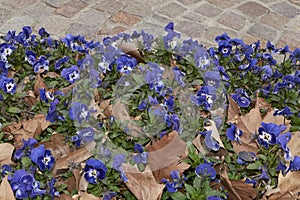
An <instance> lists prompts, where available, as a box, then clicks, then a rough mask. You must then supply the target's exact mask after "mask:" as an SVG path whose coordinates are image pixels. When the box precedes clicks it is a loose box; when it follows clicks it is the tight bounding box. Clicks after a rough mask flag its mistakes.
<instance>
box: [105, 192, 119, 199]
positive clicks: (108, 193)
mask: <svg viewBox="0 0 300 200" xmlns="http://www.w3.org/2000/svg"><path fill="white" fill-rule="evenodd" d="M115 196H117V193H116V192H110V191H109V192H105V193H104V195H103V198H102V200H111V199H112V198H113V197H115Z"/></svg>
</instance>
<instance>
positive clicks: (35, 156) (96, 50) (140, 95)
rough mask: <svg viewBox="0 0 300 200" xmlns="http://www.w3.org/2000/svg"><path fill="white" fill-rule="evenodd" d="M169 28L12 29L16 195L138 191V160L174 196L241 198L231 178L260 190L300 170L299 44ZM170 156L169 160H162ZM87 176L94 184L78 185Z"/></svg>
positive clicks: (2, 83) (3, 80)
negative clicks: (91, 36) (86, 33)
mask: <svg viewBox="0 0 300 200" xmlns="http://www.w3.org/2000/svg"><path fill="white" fill-rule="evenodd" d="M164 31H165V35H164V36H162V37H160V38H155V37H154V36H152V35H151V34H149V33H146V32H144V31H141V32H136V31H134V32H133V33H132V34H128V33H119V34H117V35H115V36H111V37H106V38H104V39H103V41H102V42H94V41H87V40H86V39H85V38H84V37H83V36H80V35H77V36H75V35H72V34H67V35H66V37H65V38H62V39H60V40H55V39H53V38H52V37H50V34H49V33H47V32H46V30H45V29H43V28H42V29H40V30H39V31H38V35H35V34H33V33H32V30H31V27H29V26H25V27H23V29H22V31H21V32H20V33H16V32H15V31H9V32H8V33H7V34H6V35H5V36H2V37H1V43H0V106H1V107H2V110H1V111H2V113H3V115H1V117H0V125H1V126H0V128H1V133H0V138H1V142H10V143H12V144H14V145H15V146H16V150H15V151H14V153H13V156H12V158H13V161H14V162H15V164H16V165H15V166H13V165H5V164H3V165H2V166H1V177H5V176H8V181H9V183H10V186H11V189H12V191H13V192H14V194H15V196H16V198H18V199H27V198H31V199H33V198H44V197H45V198H49V197H50V198H52V199H54V197H55V196H59V195H60V194H62V193H65V194H72V195H81V193H86V192H87V193H88V195H96V196H99V195H102V197H103V199H106V200H108V199H112V198H114V197H116V198H118V199H133V198H134V197H133V195H134V192H133V193H131V192H130V190H131V191H132V190H133V188H130V187H132V186H131V185H132V182H135V181H136V182H138V181H139V180H134V181H131V180H130V179H131V178H134V176H131V175H129V174H128V173H130V172H127V171H126V170H125V169H127V168H128V166H129V165H128V164H131V165H135V166H137V168H138V169H139V170H140V173H147V177H148V174H149V176H150V175H151V176H152V175H153V177H151V178H149V180H148V179H147V181H150V180H154V179H156V180H155V181H154V182H153V183H151V184H152V185H156V184H158V183H160V184H161V183H162V185H163V186H165V189H164V190H163V191H162V193H163V194H160V195H159V196H162V198H163V199H169V198H172V199H209V200H213V199H217V200H218V199H231V198H233V197H232V196H231V195H232V194H231V192H228V191H233V188H232V187H231V186H230V184H224V183H229V182H230V181H231V180H234V181H238V182H239V184H240V185H242V186H241V187H243V186H245V187H246V186H247V184H248V183H250V184H253V186H254V187H256V188H257V191H258V193H259V194H257V196H256V198H260V197H262V196H263V194H264V193H265V191H266V188H269V187H276V186H277V184H278V176H279V173H282V174H283V175H284V176H285V175H286V174H288V173H290V172H292V171H299V170H300V156H299V155H294V152H293V147H290V146H289V142H291V141H292V140H296V139H297V138H296V137H295V135H294V133H293V132H294V131H297V130H299V127H300V121H299V117H300V113H299V100H298V99H299V91H300V90H299V88H300V71H299V62H300V56H299V55H300V50H299V48H296V49H295V50H293V51H291V50H290V49H289V48H288V46H286V47H284V48H276V47H275V45H273V44H272V43H271V42H268V43H267V44H266V47H265V48H264V47H262V46H261V44H260V42H259V41H257V42H254V43H252V44H245V43H244V41H242V40H241V39H238V38H235V39H231V38H230V37H229V36H228V35H227V34H226V33H224V34H222V35H219V36H217V37H216V39H215V40H216V42H217V44H218V46H217V47H214V48H213V47H212V48H209V49H206V48H205V47H204V46H203V45H201V44H200V43H199V42H198V41H196V40H193V39H187V40H184V41H182V42H180V40H179V39H180V37H181V35H180V33H179V32H177V31H175V29H174V24H173V23H172V22H171V23H169V24H167V25H166V26H165V28H164ZM132 43H135V44H136V45H137V46H136V47H135V46H134V47H132V45H131V44H132ZM128 44H129V45H128ZM126 45H128V46H126ZM130 48H133V49H130ZM124 49H125V50H124ZM279 56H282V57H283V61H282V62H280V61H279V60H276V59H275V58H277V57H279ZM228 104H229V105H228ZM253 113H255V115H254V117H252V114H253ZM36 116H42V117H41V118H37V119H38V120H35V117H36ZM266 116H267V118H268V119H265V117H266ZM272 117H273V118H272ZM254 118H255V119H254ZM225 119H226V123H225ZM260 119H261V121H259V120H260ZM275 119H276V120H275ZM277 119H280V120H277ZM28 120H31V121H28ZM256 120H257V121H256ZM278 121H280V122H278ZM250 126H251V127H250ZM252 126H255V127H252ZM173 133H175V134H173ZM172 134H173V135H172ZM58 135H59V136H61V137H58ZM174 135H176V136H174ZM11 136H13V139H12V138H11ZM56 136H57V138H59V139H57V138H56ZM30 137H34V138H30ZM173 137H174V138H175V139H174V138H173ZM23 138H26V140H25V139H23ZM62 138H63V139H62ZM20 142H23V145H22V146H21V147H19V146H18V144H20ZM294 142H295V141H294ZM183 144H185V145H183ZM169 145H170V146H172V150H170V149H169ZM49 146H50V147H52V148H49V149H48V147H49ZM53 146H55V147H54V148H53ZM244 147H245V148H244ZM177 148H178V149H177ZM241 148H242V149H243V148H244V149H243V150H241ZM187 149H188V151H187ZM173 150H174V152H172V151H173ZM151 151H157V152H159V153H160V154H159V155H157V156H159V158H155V157H153V156H155V155H156V153H157V152H154V153H153V154H151ZM235 151H238V152H235ZM82 152H84V153H82ZM77 153H78V154H77ZM83 154H84V156H83ZM175 154H176V155H175ZM78 155H79V156H78ZM169 158H170V159H174V160H172V161H170V163H171V165H170V166H162V165H161V164H162V163H157V162H163V161H164V159H165V160H168V159H169ZM157 160H158V161H157ZM168 161H169V160H168ZM56 163H59V164H58V165H57V166H56V165H55V164H56ZM124 163H126V166H127V167H126V168H125V167H124ZM62 165H64V166H63V167H62ZM59 167H61V168H59ZM152 167H153V169H155V170H154V171H153V173H152V174H151V173H149V172H148V171H147V172H144V170H145V169H148V168H152ZM57 168H58V169H57ZM53 169H55V170H53ZM66 169H69V170H66ZM52 170H53V171H52ZM53 173H55V174H53ZM183 174H184V175H183ZM79 175H82V177H83V178H82V179H80V181H85V182H86V183H88V184H89V185H87V184H80V185H86V188H78V187H77V186H74V187H73V189H72V187H67V185H66V183H68V182H72V180H74V179H76V181H77V178H78V177H79ZM144 175H145V174H143V175H142V176H140V178H141V179H143V178H144V177H145V176H144ZM53 177H56V178H55V179H54V178H53ZM244 178H246V181H245V182H244V181H243V180H244ZM70 180H71V181H70ZM141 182H143V180H141ZM215 183H217V184H215ZM212 185H214V187H213V188H212V187H211V186H212ZM215 185H216V186H215ZM75 187H76V188H75ZM160 187H161V186H160ZM74 188H75V189H74ZM79 190H80V191H79ZM76 192H78V194H75V193H76ZM144 192H145V191H142V192H141V193H144ZM235 195H236V194H235ZM70 198H71V196H70ZM140 198H142V197H140ZM234 198H237V197H234ZM239 198H240V199H243V197H242V196H241V197H239Z"/></svg>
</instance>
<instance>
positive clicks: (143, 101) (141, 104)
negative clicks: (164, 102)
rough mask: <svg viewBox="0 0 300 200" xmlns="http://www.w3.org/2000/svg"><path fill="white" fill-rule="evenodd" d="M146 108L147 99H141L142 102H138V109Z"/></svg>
mask: <svg viewBox="0 0 300 200" xmlns="http://www.w3.org/2000/svg"><path fill="white" fill-rule="evenodd" d="M146 108H147V101H146V100H142V102H141V103H139V104H138V109H139V110H145V109H146Z"/></svg>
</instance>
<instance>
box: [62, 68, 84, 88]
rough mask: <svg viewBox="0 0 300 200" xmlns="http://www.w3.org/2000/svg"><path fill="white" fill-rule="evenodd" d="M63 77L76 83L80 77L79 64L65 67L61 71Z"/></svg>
mask: <svg viewBox="0 0 300 200" xmlns="http://www.w3.org/2000/svg"><path fill="white" fill-rule="evenodd" d="M61 75H62V77H64V79H66V80H67V81H69V82H70V83H72V84H73V83H75V81H76V80H78V79H80V74H79V69H78V66H76V65H72V66H71V67H68V68H64V69H63V70H62V71H61Z"/></svg>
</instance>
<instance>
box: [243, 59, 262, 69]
mask: <svg viewBox="0 0 300 200" xmlns="http://www.w3.org/2000/svg"><path fill="white" fill-rule="evenodd" d="M257 62H258V60H257V59H256V58H247V59H246V61H245V62H244V63H243V64H242V65H240V66H239V69H242V70H245V71H249V70H252V69H254V68H255V66H256V63H257Z"/></svg>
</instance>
